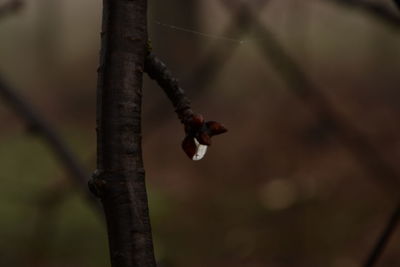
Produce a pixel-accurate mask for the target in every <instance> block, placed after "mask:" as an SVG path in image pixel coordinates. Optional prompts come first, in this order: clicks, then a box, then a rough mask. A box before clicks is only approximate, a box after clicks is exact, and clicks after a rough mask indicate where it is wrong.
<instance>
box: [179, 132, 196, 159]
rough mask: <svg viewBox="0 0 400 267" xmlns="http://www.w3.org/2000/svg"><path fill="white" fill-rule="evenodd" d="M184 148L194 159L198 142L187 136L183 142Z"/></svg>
mask: <svg viewBox="0 0 400 267" xmlns="http://www.w3.org/2000/svg"><path fill="white" fill-rule="evenodd" d="M182 149H183V151H185V153H186V155H188V157H189V158H190V159H192V158H193V156H194V155H195V154H196V151H197V146H196V143H195V142H194V138H193V137H190V136H186V137H185V139H183V142H182Z"/></svg>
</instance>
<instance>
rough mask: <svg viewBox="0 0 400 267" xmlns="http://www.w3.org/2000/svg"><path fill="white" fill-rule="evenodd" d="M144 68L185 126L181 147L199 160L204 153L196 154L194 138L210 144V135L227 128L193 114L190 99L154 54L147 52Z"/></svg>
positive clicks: (196, 148)
mask: <svg viewBox="0 0 400 267" xmlns="http://www.w3.org/2000/svg"><path fill="white" fill-rule="evenodd" d="M144 66H145V67H144V70H145V72H147V74H148V75H149V77H150V78H151V79H153V80H156V81H157V83H158V84H159V85H160V87H161V88H162V89H163V90H164V91H165V93H166V94H167V96H168V98H169V99H170V101H171V102H172V104H173V106H174V107H175V111H176V113H177V114H178V118H179V119H180V121H181V122H182V123H183V124H184V126H185V134H186V136H185V138H184V140H183V142H182V148H183V150H184V151H185V153H186V154H187V155H188V157H189V158H190V159H193V160H199V159H201V158H202V157H203V156H204V154H205V151H204V153H202V155H198V156H196V157H195V155H196V154H197V151H198V148H199V146H198V145H197V144H196V141H195V139H196V140H197V141H198V142H199V144H202V145H204V146H210V145H211V137H212V136H214V135H219V134H223V133H225V132H226V131H227V129H226V128H225V127H224V126H223V125H222V124H220V123H218V122H215V121H207V122H206V121H205V120H204V118H203V116H201V115H199V114H194V113H193V111H192V108H191V106H190V101H189V99H188V98H187V97H186V95H185V92H184V91H183V89H182V88H181V87H180V86H179V83H178V80H177V79H176V78H175V77H173V76H172V74H171V72H170V71H169V70H168V69H167V66H166V65H165V64H164V63H163V62H162V61H161V60H160V59H159V58H158V57H156V56H155V55H153V54H151V53H149V54H148V56H147V57H146V60H145V64H144Z"/></svg>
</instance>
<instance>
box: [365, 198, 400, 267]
mask: <svg viewBox="0 0 400 267" xmlns="http://www.w3.org/2000/svg"><path fill="white" fill-rule="evenodd" d="M399 221H400V205H398V206H397V207H396V208H395V211H394V212H393V214H392V216H391V217H390V218H389V221H388V223H387V225H386V228H385V229H384V230H383V232H382V234H381V235H380V236H379V238H378V240H377V242H376V244H375V246H374V248H373V249H372V251H371V253H370V254H369V255H368V258H367V260H366V262H365V264H364V265H363V266H364V267H373V266H375V264H376V263H377V261H378V260H379V258H380V257H381V255H382V254H383V251H384V250H385V248H386V246H387V244H388V243H389V239H390V237H391V236H393V234H394V232H395V230H396V228H397V226H398V224H399Z"/></svg>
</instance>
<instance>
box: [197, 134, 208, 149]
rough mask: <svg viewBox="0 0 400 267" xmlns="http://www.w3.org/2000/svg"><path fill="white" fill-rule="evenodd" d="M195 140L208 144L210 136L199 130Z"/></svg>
mask: <svg viewBox="0 0 400 267" xmlns="http://www.w3.org/2000/svg"><path fill="white" fill-rule="evenodd" d="M197 140H198V141H199V143H200V144H202V145H205V146H210V145H211V137H210V136H209V135H208V134H207V133H205V132H201V133H200V134H199V136H198V137H197Z"/></svg>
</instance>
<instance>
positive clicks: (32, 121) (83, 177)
mask: <svg viewBox="0 0 400 267" xmlns="http://www.w3.org/2000/svg"><path fill="white" fill-rule="evenodd" d="M0 96H1V97H2V98H3V99H4V102H5V103H6V104H7V105H9V107H10V108H11V109H12V110H14V112H15V113H16V114H17V115H18V116H19V117H20V118H21V119H22V120H23V121H25V123H26V124H27V125H28V128H29V129H30V130H32V131H34V132H35V133H36V134H38V135H39V136H41V137H42V140H43V141H44V142H45V143H47V145H48V146H49V148H50V149H51V150H52V151H53V153H54V155H55V156H56V157H57V158H58V160H59V161H60V163H61V164H62V165H63V166H64V168H65V170H66V171H67V173H69V174H70V177H71V179H72V181H73V182H74V183H75V184H76V185H78V188H80V190H85V191H86V193H85V197H86V198H87V199H88V200H89V201H90V202H91V203H92V204H93V205H94V206H95V207H98V204H97V201H96V199H95V198H93V197H92V196H91V195H90V194H89V192H88V191H87V189H86V188H87V186H86V184H87V181H88V178H89V175H88V174H87V172H86V170H85V168H84V167H83V166H82V165H81V164H80V163H79V161H78V160H77V159H76V157H75V156H74V154H73V153H72V152H71V151H70V150H69V148H68V147H67V145H66V144H65V143H64V141H63V140H62V139H61V138H60V135H59V134H58V133H57V132H56V131H55V130H54V127H52V126H50V124H49V123H48V122H46V121H45V120H44V118H43V116H42V115H41V114H39V112H38V111H37V110H36V109H35V108H34V107H33V106H31V105H30V104H29V103H28V102H27V101H26V100H25V99H24V98H23V97H22V96H20V95H18V94H17V93H16V90H14V89H13V88H11V87H10V86H9V85H8V84H6V82H5V81H4V80H3V79H2V78H1V77H0Z"/></svg>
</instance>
